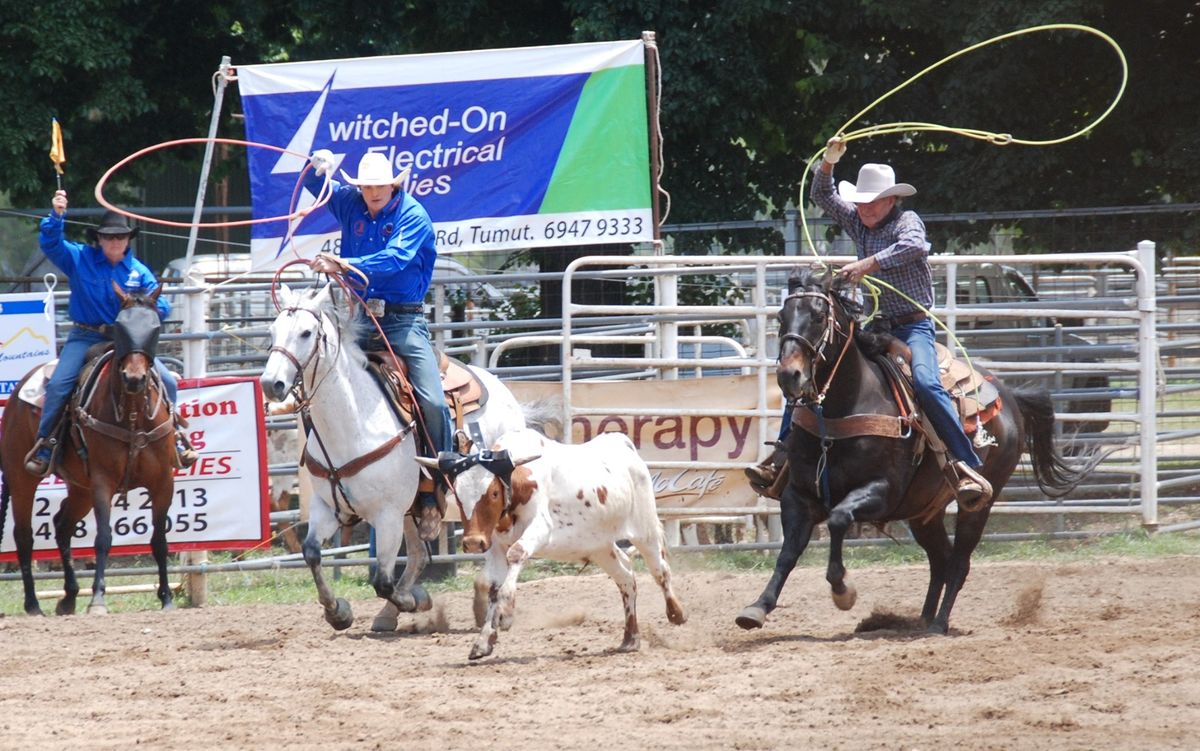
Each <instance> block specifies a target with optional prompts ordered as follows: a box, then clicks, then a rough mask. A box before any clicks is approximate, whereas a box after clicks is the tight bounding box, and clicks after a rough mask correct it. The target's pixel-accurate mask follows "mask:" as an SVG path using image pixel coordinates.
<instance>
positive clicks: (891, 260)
mask: <svg viewBox="0 0 1200 751" xmlns="http://www.w3.org/2000/svg"><path fill="white" fill-rule="evenodd" d="M813 172H814V176H813V181H812V190H811V191H810V192H809V195H810V197H811V198H812V200H813V203H815V204H817V205H818V206H820V207H821V208H822V209H823V210H824V211H825V213H826V214H828V215H829V217H830V218H831V219H833V221H835V222H837V223H838V226H840V227H841V228H842V230H844V231H845V232H846V234H847V235H849V236H850V237H851V239H853V240H854V246H855V247H856V248H857V249H858V257H859V258H860V259H861V258H867V257H869V256H875V259H876V260H877V261H879V268H880V270H879V271H877V272H875V274H874V276H876V277H878V278H879V279H882V280H883V281H885V282H887V283H888V284H890V285H892V286H893V287H895V288H896V289H898V290H900V291H901V292H903V293H904V294H905V295H908V296H909V297H911V298H912V299H914V300H916V301H917V302H918V303H920V304H921V305H924V306H925V307H926V308H931V307H933V273H932V271H931V270H930V268H929V261H928V260H927V259H928V256H929V243H928V242H927V241H926V240H925V223H924V222H922V221H921V217H919V216H917V213H916V212H915V211H900V209H899V208H895V209H892V213H890V214H888V216H887V218H886V219H884V220H883V221H882V222H880V223H879V225H878V226H877V227H875V228H874V229H868V228H867V226H866V225H865V224H863V223H862V220H861V219H859V218H858V211H857V210H856V209H855V208H854V204H852V203H850V202H849V201H847V200H845V199H843V198H842V197H841V196H840V195H838V194H837V192H836V191H835V190H834V189H833V175H826V174H825V172H824V171H823V170H821V163H820V162H818V163H817V166H816V167H815V168H814V169H813ZM879 307H880V310H881V311H882V313H883V314H884V315H886V316H892V317H899V316H905V315H908V314H910V313H914V312H916V311H917V310H919V308H917V307H915V306H914V305H913V304H912V303H910V302H909V301H908V300H905V299H904V298H903V297H900V296H899V295H897V294H896V293H895V292H893V291H892V290H890V289H888V288H887V287H883V288H881V292H880V295H879Z"/></svg>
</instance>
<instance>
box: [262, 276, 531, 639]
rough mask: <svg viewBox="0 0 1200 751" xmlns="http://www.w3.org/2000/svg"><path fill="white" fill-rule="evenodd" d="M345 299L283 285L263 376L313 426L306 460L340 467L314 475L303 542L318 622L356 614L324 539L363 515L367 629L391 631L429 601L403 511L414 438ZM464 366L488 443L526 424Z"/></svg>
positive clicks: (510, 402) (492, 385)
mask: <svg viewBox="0 0 1200 751" xmlns="http://www.w3.org/2000/svg"><path fill="white" fill-rule="evenodd" d="M343 297H344V295H343V293H342V292H341V291H340V289H336V290H335V288H334V287H332V286H331V285H326V286H325V287H323V288H322V289H320V290H311V291H308V292H293V291H292V290H291V289H289V288H288V287H287V286H286V285H282V286H281V288H280V302H281V304H282V309H281V311H280V313H279V315H278V317H276V319H275V321H274V322H273V323H272V324H271V354H270V356H269V357H268V358H267V363H266V366H265V367H264V368H263V373H262V376H261V378H260V380H261V382H262V387H263V393H264V394H265V395H266V397H267V398H268V399H269V400H271V401H273V402H279V401H282V400H284V399H286V398H287V397H288V395H289V394H291V393H292V392H296V395H297V398H298V401H299V403H300V404H301V405H302V407H301V409H302V411H303V410H307V412H308V415H307V418H308V422H309V423H310V425H311V427H308V428H307V437H308V451H307V453H308V454H309V461H310V462H311V461H312V459H316V461H317V462H318V463H320V464H321V465H323V466H324V467H327V468H328V467H332V468H335V469H336V470H337V472H335V476H334V477H332V478H329V479H319V478H317V477H314V478H313V501H312V503H311V504H310V507H309V520H308V536H307V537H306V538H305V540H304V546H303V548H304V560H305V562H306V563H308V566H309V568H310V569H312V575H313V581H314V582H315V583H316V586H317V597H318V599H319V600H320V602H321V605H322V606H323V607H324V608H325V620H326V621H328V622H329V624H330V625H331V626H333V627H334V628H335V629H338V630H341V629H345V628H349V627H350V625H351V623H353V620H354V615H353V612H352V611H351V608H350V603H348V602H347V601H346V600H344V599H342V598H335V597H334V595H333V592H332V590H331V589H330V588H329V585H328V584H327V583H326V582H325V577H324V575H323V574H322V571H321V544H322V543H323V542H325V541H326V540H328V539H329V538H330V537H331V536H332V535H333V533H334V532H336V531H337V530H338V528H339V527H341V526H343V525H349V524H352V523H354V521H355V520H357V519H363V520H364V521H366V522H367V523H368V524H370V525H371V526H372V527H373V528H374V529H375V547H376V555H377V565H376V567H375V577H374V580H373V581H372V584H373V585H374V587H375V593H376V594H377V595H379V596H380V597H382V598H383V599H384V600H386V602H385V604H384V606H383V609H382V610H380V611H379V614H378V615H377V616H376V617H375V620H374V622H373V623H372V625H371V629H372V630H373V631H393V630H395V628H396V625H397V617H398V615H399V613H400V612H406V613H410V612H415V611H418V610H428V609H429V608H430V607H432V601H431V600H430V598H429V595H428V594H427V593H426V592H425V589H424V588H423V587H421V586H420V585H418V584H417V578H418V577H419V576H420V575H421V572H422V571H423V570H424V568H425V565H426V564H427V563H428V562H429V555H428V552H427V550H426V548H425V544H424V542H422V540H421V538H420V535H419V534H418V530H417V525H416V522H415V521H414V519H413V517H412V515H411V514H409V513H408V510H409V507H410V506H411V505H412V503H413V499H414V497H415V496H416V492H417V483H418V481H419V479H420V468H419V466H418V464H417V462H416V456H417V453H418V448H417V441H416V438H415V436H412V433H413V432H414V426H413V425H405V424H403V423H402V422H401V420H400V418H399V417H397V415H396V413H395V411H394V410H393V409H392V408H391V407H390V406H389V405H388V403H387V401H386V399H385V397H384V394H383V392H382V391H381V390H380V388H379V386H378V385H377V384H376V382H375V379H374V377H373V376H372V375H371V374H370V373H369V372H368V371H367V370H366V355H365V354H364V353H363V350H362V349H361V348H360V347H359V345H358V340H359V335H360V333H362V325H363V323H362V322H363V320H364V319H362V318H361V317H359V316H355V315H354V314H353V312H352V310H351V307H350V306H349V305H348V304H346V303H345V302H344V301H343V300H342V298H343ZM471 371H472V372H473V373H474V374H475V375H476V376H478V378H479V379H480V380H481V381H482V382H483V385H484V388H485V389H486V390H487V393H488V401H487V404H486V405H485V407H484V408H483V409H480V410H477V411H476V412H474V413H472V414H471V415H469V416H468V419H469V420H471V421H473V422H476V426H477V427H478V433H479V434H480V435H482V438H483V440H484V441H485V442H486V444H487V445H490V444H491V442H492V441H494V440H496V439H497V438H499V437H500V436H501V435H502V434H504V433H506V432H508V431H510V430H515V429H517V428H521V427H524V426H525V417H524V414H523V413H522V411H521V406H520V404H518V403H517V400H516V399H515V398H514V397H513V395H512V392H510V391H509V390H508V388H507V387H506V386H504V384H502V383H501V382H500V380H499V379H498V378H496V377H495V376H494V375H492V374H491V373H488V372H487V371H485V370H481V369H479V368H474V367H472V368H471ZM348 465H349V466H348ZM402 537H403V540H404V541H405V543H406V547H407V553H408V562H407V565H406V566H405V567H404V573H403V575H402V576H401V577H400V581H399V583H398V585H397V583H396V582H395V581H394V578H393V570H394V567H395V563H396V557H397V554H398V553H399V551H400V542H401V538H402Z"/></svg>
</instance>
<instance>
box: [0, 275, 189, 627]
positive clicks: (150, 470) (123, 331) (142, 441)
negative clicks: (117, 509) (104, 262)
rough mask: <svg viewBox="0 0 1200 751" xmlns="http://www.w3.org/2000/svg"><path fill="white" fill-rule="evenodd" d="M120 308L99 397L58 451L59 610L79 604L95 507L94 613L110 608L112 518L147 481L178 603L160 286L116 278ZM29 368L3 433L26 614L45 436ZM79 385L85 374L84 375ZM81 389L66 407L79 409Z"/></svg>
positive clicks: (155, 540)
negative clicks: (159, 367)
mask: <svg viewBox="0 0 1200 751" xmlns="http://www.w3.org/2000/svg"><path fill="white" fill-rule="evenodd" d="M113 287H114V288H115V289H116V290H117V294H118V295H119V296H120V297H121V301H122V307H121V311H120V312H119V313H118V314H117V319H116V323H115V325H114V326H113V332H112V335H113V341H114V344H113V353H112V355H111V357H110V358H108V359H107V360H105V361H104V362H103V364H101V365H100V366H99V368H100V372H99V375H98V376H97V379H96V385H95V387H94V388H93V389H92V390H91V391H90V394H91V397H90V398H87V399H86V400H85V401H84V402H82V403H81V404H80V408H79V409H78V410H77V411H76V413H75V416H74V421H75V422H76V423H77V428H76V427H72V429H70V430H69V431H67V435H66V437H65V438H64V440H63V442H62V444H61V448H60V449H59V451H58V456H57V459H56V465H55V468H54V471H55V472H56V473H57V474H58V475H59V477H61V478H62V479H63V480H64V481H65V482H66V483H67V497H66V499H65V500H64V501H63V503H62V506H61V507H60V508H59V510H58V512H57V513H56V514H55V515H54V537H55V541H56V542H57V544H58V552H59V555H60V556H61V558H62V565H63V578H64V586H63V589H64V592H65V593H66V594H65V596H64V597H63V598H62V599H61V600H59V602H58V607H57V608H56V612H57V613H58V614H59V615H70V614H72V613H74V612H75V600H76V597H77V596H78V594H79V583H78V582H77V581H76V579H75V566H74V564H73V563H72V561H71V538H72V535H73V533H74V532H75V529H76V526H77V525H78V523H79V522H80V521H81V520H82V519H83V518H84V517H85V516H87V514H88V512H89V511H93V512H95V518H96V571H95V578H94V580H93V583H92V599H91V603H90V604H89V605H88V612H89V613H105V612H107V607H106V605H105V603H104V589H105V584H104V569H105V566H106V565H107V563H108V555H109V550H110V549H111V547H112V529H111V527H110V525H109V516H110V511H111V506H112V499H113V496H114V495H116V494H117V493H123V492H126V491H128V490H130V489H132V488H137V487H144V488H145V489H146V491H147V493H148V494H149V496H150V504H151V520H152V524H153V532H152V534H151V536H150V549H151V551H152V552H153V553H154V561H155V563H157V564H158V599H159V600H160V601H161V602H162V606H163V608H164V609H170V608H172V607H173V604H172V598H171V591H170V588H169V587H168V585H167V511H168V509H169V507H170V505H171V496H172V494H173V493H174V492H175V471H174V470H175V464H174V461H175V429H174V424H173V421H172V419H171V410H170V407H169V405H168V403H167V400H166V396H165V395H164V393H163V385H162V382H161V381H160V380H159V378H158V375H157V374H156V373H155V372H154V354H155V349H156V347H157V344H158V333H159V326H160V323H159V318H158V311H157V309H156V306H155V302H156V301H157V299H158V295H159V293H160V292H161V291H162V287H158V288H156V289H155V290H154V292H153V293H152V294H150V295H137V294H126V293H125V292H124V291H122V290H121V289H120V288H119V287H117V285H115V284H114V285H113ZM28 379H29V375H26V376H25V378H23V379H22V380H21V383H20V384H18V386H17V388H16V389H14V391H13V394H12V396H11V398H10V399H9V400H8V404H7V405H6V406H5V408H4V432H3V435H2V436H0V466H2V467H3V469H4V481H3V484H2V485H0V530H3V525H4V521H5V518H6V516H7V510H8V508H9V505H10V501H11V506H12V516H13V537H14V539H15V541H16V545H17V559H18V561H19V563H20V567H21V578H22V580H23V582H24V584H25V612H26V613H28V614H30V615H41V614H42V610H41V608H40V607H39V606H38V601H37V596H36V595H35V593H34V589H33V562H32V558H33V527H32V523H31V521H32V511H33V503H34V493H35V491H36V490H37V486H38V483H39V482H40V478H38V477H35V476H33V475H31V474H30V473H29V472H27V471H26V470H25V456H26V454H28V452H29V450H30V449H31V448H32V446H33V443H34V439H35V437H36V435H37V426H38V418H39V416H40V413H41V410H40V409H39V408H37V407H34V406H32V405H30V404H28V403H27V402H25V401H23V400H22V399H20V398H18V396H17V394H18V393H19V391H20V389H21V387H22V386H23V385H24V384H25V381H26V380H28ZM80 382H81V384H82V383H83V378H81V379H80ZM76 399H77V396H75V395H73V396H72V398H71V400H70V401H69V402H68V403H67V406H66V407H64V409H73V408H74V406H75V404H76Z"/></svg>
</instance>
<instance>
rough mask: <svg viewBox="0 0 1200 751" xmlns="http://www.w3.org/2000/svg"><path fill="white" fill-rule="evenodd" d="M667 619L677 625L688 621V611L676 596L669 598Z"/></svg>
mask: <svg viewBox="0 0 1200 751" xmlns="http://www.w3.org/2000/svg"><path fill="white" fill-rule="evenodd" d="M667 620H668V621H670V622H671V623H673V624H675V625H676V626H682V625H683V624H685V623H687V613H686V612H684V610H683V603H681V602H680V601H679V600H676V599H675V598H674V597H672V598H671V599H670V600H667ZM760 625H761V624H760Z"/></svg>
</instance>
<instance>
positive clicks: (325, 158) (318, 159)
mask: <svg viewBox="0 0 1200 751" xmlns="http://www.w3.org/2000/svg"><path fill="white" fill-rule="evenodd" d="M308 161H310V162H312V166H313V172H316V173H317V174H318V175H324V174H326V173H328V172H332V171H333V152H332V151H330V150H329V149H317V150H316V151H314V152H313V153H312V156H310V157H309V158H308Z"/></svg>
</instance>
